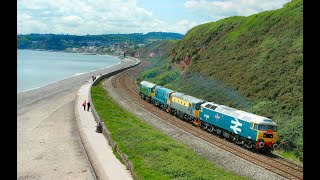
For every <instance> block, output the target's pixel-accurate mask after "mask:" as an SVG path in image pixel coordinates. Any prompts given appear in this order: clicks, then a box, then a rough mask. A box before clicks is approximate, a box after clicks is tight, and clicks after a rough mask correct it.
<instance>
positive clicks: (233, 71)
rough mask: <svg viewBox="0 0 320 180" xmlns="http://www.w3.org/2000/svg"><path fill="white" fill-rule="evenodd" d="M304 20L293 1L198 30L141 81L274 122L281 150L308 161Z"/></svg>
mask: <svg viewBox="0 0 320 180" xmlns="http://www.w3.org/2000/svg"><path fill="white" fill-rule="evenodd" d="M302 14H303V4H302V0H293V1H291V2H289V3H287V4H285V5H284V6H283V7H282V8H280V9H277V10H272V11H266V12H262V13H259V14H254V15H251V16H248V17H239V16H236V17H230V18H226V19H222V20H219V21H216V22H211V23H206V24H202V25H199V26H196V27H194V28H192V29H191V30H189V31H188V32H187V34H186V35H185V36H184V37H183V38H182V39H181V40H179V41H177V42H175V43H172V44H171V46H170V47H171V48H170V49H169V50H168V49H167V50H164V51H162V54H166V55H165V56H158V54H159V53H158V54H157V53H156V55H155V56H154V57H151V58H150V59H149V61H150V65H149V67H148V68H147V69H146V70H145V71H144V72H143V73H141V75H140V80H141V79H146V80H149V81H152V82H154V83H157V84H160V85H163V86H165V87H168V88H172V89H174V90H177V91H180V92H183V93H186V94H190V95H193V96H196V97H199V98H203V99H206V100H208V101H214V102H216V103H218V104H224V105H227V106H231V107H235V108H238V109H242V110H245V111H248V112H252V113H255V114H258V115H262V116H266V117H269V118H271V119H273V120H274V121H275V122H276V123H277V124H278V132H279V135H280V136H279V143H281V146H280V147H281V149H284V150H287V151H292V152H293V153H294V154H295V155H296V156H297V157H299V158H300V159H301V160H302V159H303V17H302ZM153 46H154V47H153V48H155V47H156V44H153ZM145 48H146V47H145ZM150 48H151V47H150ZM154 51H157V49H156V48H155V50H154Z"/></svg>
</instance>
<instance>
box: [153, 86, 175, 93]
mask: <svg viewBox="0 0 320 180" xmlns="http://www.w3.org/2000/svg"><path fill="white" fill-rule="evenodd" d="M157 90H162V91H166V92H169V93H171V92H174V90H172V89H169V88H165V87H162V86H159V85H157V87H156V91H157Z"/></svg>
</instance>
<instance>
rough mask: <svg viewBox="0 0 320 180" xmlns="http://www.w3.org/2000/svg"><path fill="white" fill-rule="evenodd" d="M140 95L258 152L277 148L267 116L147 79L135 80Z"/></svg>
mask: <svg viewBox="0 0 320 180" xmlns="http://www.w3.org/2000/svg"><path fill="white" fill-rule="evenodd" d="M139 87H140V88H139V89H140V90H139V95H140V97H141V98H142V99H145V100H147V101H148V102H149V103H152V104H154V105H155V106H158V107H159V108H161V109H163V110H164V111H166V112H168V113H170V114H172V115H174V116H176V117H178V118H180V119H182V120H184V121H187V122H190V123H192V124H193V125H195V126H198V127H200V128H202V129H204V130H206V131H208V132H210V133H213V132H215V133H216V134H218V135H221V136H223V137H225V138H227V139H229V140H231V141H233V142H234V143H236V144H239V145H243V146H245V147H246V148H248V149H254V150H256V151H258V152H272V151H273V150H274V149H276V148H277V146H278V145H277V143H276V142H277V138H278V133H277V125H276V123H275V122H273V121H272V120H271V119H269V118H267V117H263V116H259V115H256V114H252V113H249V112H245V111H242V110H238V109H234V108H232V107H228V106H224V105H220V104H217V103H214V102H208V101H206V100H203V99H199V98H196V97H193V96H190V95H186V94H183V93H180V92H176V91H174V90H171V89H168V88H165V87H162V86H159V85H156V84H154V83H151V82H148V81H141V82H140V84H139Z"/></svg>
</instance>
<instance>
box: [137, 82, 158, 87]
mask: <svg viewBox="0 0 320 180" xmlns="http://www.w3.org/2000/svg"><path fill="white" fill-rule="evenodd" d="M140 84H141V85H143V86H145V87H148V88H153V87H155V86H156V84H153V83H151V82H149V81H141V82H140Z"/></svg>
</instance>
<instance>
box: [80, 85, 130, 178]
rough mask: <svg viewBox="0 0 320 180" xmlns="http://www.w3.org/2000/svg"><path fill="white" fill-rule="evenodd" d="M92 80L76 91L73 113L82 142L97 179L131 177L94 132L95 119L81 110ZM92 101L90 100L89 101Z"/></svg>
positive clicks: (103, 139) (104, 139)
mask: <svg viewBox="0 0 320 180" xmlns="http://www.w3.org/2000/svg"><path fill="white" fill-rule="evenodd" d="M91 83H92V80H89V81H88V82H86V83H85V84H84V85H83V86H81V88H80V89H79V91H78V94H77V98H76V103H75V106H76V107H75V114H76V119H77V124H78V129H79V134H80V137H81V140H82V143H83V145H84V147H85V149H86V152H87V155H88V157H89V160H90V162H91V164H92V167H93V169H94V171H95V173H96V175H97V177H98V179H101V180H102V179H110V180H113V179H114V180H122V179H123V180H124V179H133V178H132V176H131V174H130V171H129V170H127V169H126V166H125V165H124V164H122V163H121V162H120V161H119V160H118V159H117V158H116V156H115V155H114V154H113V151H112V148H111V146H110V145H109V143H108V141H107V140H106V138H105V137H104V136H103V134H102V133H96V132H95V130H96V125H97V123H96V121H95V120H94V117H93V115H92V113H91V109H90V110H89V111H87V110H83V107H82V106H81V105H82V103H83V101H84V100H86V101H87V102H88V97H89V88H90V84H91ZM90 103H92V102H90Z"/></svg>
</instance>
